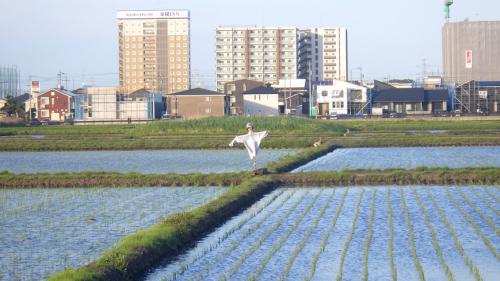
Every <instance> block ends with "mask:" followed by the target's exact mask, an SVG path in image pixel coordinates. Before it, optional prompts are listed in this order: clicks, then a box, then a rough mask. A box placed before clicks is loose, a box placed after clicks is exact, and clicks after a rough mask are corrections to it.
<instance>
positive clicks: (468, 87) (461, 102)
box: [453, 80, 500, 114]
mask: <svg viewBox="0 0 500 281" xmlns="http://www.w3.org/2000/svg"><path fill="white" fill-rule="evenodd" d="M453 102H454V109H455V110H459V111H461V112H463V113H476V114H477V113H479V114H485V113H495V114H496V113H499V112H500V111H499V109H500V82H490V81H474V80H471V81H469V82H467V83H464V84H461V85H459V86H458V87H457V88H456V91H455V96H454V98H453Z"/></svg>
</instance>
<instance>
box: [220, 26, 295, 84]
mask: <svg viewBox="0 0 500 281" xmlns="http://www.w3.org/2000/svg"><path fill="white" fill-rule="evenodd" d="M297 42H298V30H297V28H295V27H219V28H217V30H216V59H217V63H216V65H217V91H219V92H223V91H224V84H225V83H227V82H232V81H235V80H240V79H251V80H256V81H263V82H264V83H271V84H277V83H278V82H279V79H295V78H297Z"/></svg>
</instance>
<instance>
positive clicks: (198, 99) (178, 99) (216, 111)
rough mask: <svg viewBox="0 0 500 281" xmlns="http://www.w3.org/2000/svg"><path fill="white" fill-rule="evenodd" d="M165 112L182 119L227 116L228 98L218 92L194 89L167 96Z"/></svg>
mask: <svg viewBox="0 0 500 281" xmlns="http://www.w3.org/2000/svg"><path fill="white" fill-rule="evenodd" d="M167 112H168V113H169V114H170V115H171V116H173V117H178V118H182V119H198V118H205V117H211V116H225V115H229V97H228V96H227V95H226V94H221V93H219V92H215V91H211V90H207V89H202V88H194V89H190V90H186V91H182V92H177V93H174V94H171V95H167Z"/></svg>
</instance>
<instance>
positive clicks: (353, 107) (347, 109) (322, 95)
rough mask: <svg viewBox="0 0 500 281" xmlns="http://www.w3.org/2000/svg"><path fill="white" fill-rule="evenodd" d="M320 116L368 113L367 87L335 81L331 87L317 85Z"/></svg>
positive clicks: (316, 94) (316, 91)
mask: <svg viewBox="0 0 500 281" xmlns="http://www.w3.org/2000/svg"><path fill="white" fill-rule="evenodd" d="M314 95H315V97H316V102H317V104H318V115H319V116H332V115H347V114H349V115H354V114H363V113H368V108H369V107H368V102H369V100H368V95H369V89H368V88H367V87H364V86H361V85H358V84H354V83H350V82H346V81H341V80H333V83H331V84H330V85H317V86H316V90H315V94H314Z"/></svg>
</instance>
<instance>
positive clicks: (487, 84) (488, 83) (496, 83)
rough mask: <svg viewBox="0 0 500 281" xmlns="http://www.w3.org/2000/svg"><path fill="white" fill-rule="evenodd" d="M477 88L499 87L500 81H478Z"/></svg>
mask: <svg viewBox="0 0 500 281" xmlns="http://www.w3.org/2000/svg"><path fill="white" fill-rule="evenodd" d="M477 83H478V84H479V87H500V81H478V82H477Z"/></svg>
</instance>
